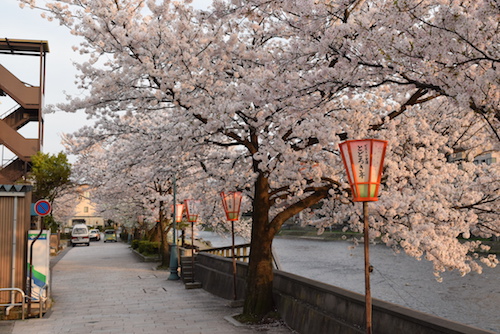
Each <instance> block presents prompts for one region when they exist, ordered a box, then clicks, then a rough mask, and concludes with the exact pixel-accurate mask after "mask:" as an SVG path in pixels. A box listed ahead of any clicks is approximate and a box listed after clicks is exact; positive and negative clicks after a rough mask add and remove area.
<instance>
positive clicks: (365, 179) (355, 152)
mask: <svg viewBox="0 0 500 334" xmlns="http://www.w3.org/2000/svg"><path fill="white" fill-rule="evenodd" d="M339 146H340V152H341V155H342V161H343V162H344V167H345V169H346V171H347V178H348V181H349V185H350V186H351V190H352V194H353V201H354V202H363V237H364V255H365V324H366V333H367V334H371V333H372V299H371V290H370V272H371V271H372V267H371V266H370V252H369V244H368V243H369V233H368V232H369V226H368V202H373V201H378V192H379V188H380V179H381V177H382V166H383V164H384V157H385V151H386V147H387V141H385V140H378V139H360V140H347V141H344V142H343V143H341V144H340V145H339Z"/></svg>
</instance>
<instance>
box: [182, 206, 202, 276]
mask: <svg viewBox="0 0 500 334" xmlns="http://www.w3.org/2000/svg"><path fill="white" fill-rule="evenodd" d="M200 203H201V202H200V201H199V200H194V199H185V200H184V206H185V207H186V216H187V220H188V222H190V223H191V268H192V271H193V272H192V277H191V282H192V283H194V249H195V248H194V223H196V221H197V220H198V217H199V215H200V214H199V212H200Z"/></svg>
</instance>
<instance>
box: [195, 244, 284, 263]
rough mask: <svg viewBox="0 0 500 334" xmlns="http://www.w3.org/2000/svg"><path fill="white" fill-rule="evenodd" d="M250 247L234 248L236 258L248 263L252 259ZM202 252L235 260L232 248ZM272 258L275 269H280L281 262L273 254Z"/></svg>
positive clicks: (240, 246)
mask: <svg viewBox="0 0 500 334" xmlns="http://www.w3.org/2000/svg"><path fill="white" fill-rule="evenodd" d="M250 245H251V244H242V245H235V246H234V257H235V258H236V260H238V261H242V262H246V263H248V260H249V258H250ZM200 252H205V253H210V254H213V255H217V256H222V257H225V258H233V252H232V246H226V247H217V248H208V249H202V250H200ZM272 257H273V265H274V267H275V268H276V269H280V265H279V262H278V260H277V259H276V257H275V256H274V254H272Z"/></svg>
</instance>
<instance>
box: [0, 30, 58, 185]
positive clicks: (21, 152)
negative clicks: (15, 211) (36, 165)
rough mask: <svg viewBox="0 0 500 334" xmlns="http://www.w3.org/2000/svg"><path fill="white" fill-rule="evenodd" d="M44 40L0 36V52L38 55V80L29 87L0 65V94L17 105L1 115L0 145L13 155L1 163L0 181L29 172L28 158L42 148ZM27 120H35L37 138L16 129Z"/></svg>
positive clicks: (27, 121) (7, 182)
mask: <svg viewBox="0 0 500 334" xmlns="http://www.w3.org/2000/svg"><path fill="white" fill-rule="evenodd" d="M48 52H49V45H48V42H47V41H39V40H20V39H8V38H3V39H0V54H5V55H12V56H32V57H33V56H34V57H39V58H40V66H39V73H38V74H39V83H38V86H32V85H29V84H26V83H24V82H22V81H21V80H19V79H18V78H17V77H16V76H15V75H14V74H12V73H11V72H10V71H9V70H8V69H6V68H5V67H4V66H3V65H1V64H0V96H9V97H10V98H12V100H14V101H15V102H16V103H17V104H18V106H17V108H12V109H11V110H9V111H7V112H6V113H4V114H3V115H0V145H3V146H5V147H6V148H8V149H9V150H10V151H11V152H12V153H13V154H14V155H15V156H16V158H15V159H13V160H11V161H9V162H8V163H7V164H5V166H4V161H3V157H2V161H1V164H0V184H13V183H15V182H16V181H17V180H18V179H20V178H22V177H23V176H24V175H26V173H27V172H28V171H29V168H30V162H31V157H32V156H33V155H35V154H36V153H37V152H38V151H41V150H42V144H43V123H44V122H43V114H42V106H43V98H44V93H45V66H46V54H47V53H48ZM30 122H37V123H38V134H37V137H36V138H25V137H24V136H23V135H21V134H20V133H19V132H18V131H19V129H21V128H22V127H24V126H25V125H26V124H28V123H30Z"/></svg>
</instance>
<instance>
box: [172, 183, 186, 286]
mask: <svg viewBox="0 0 500 334" xmlns="http://www.w3.org/2000/svg"><path fill="white" fill-rule="evenodd" d="M175 192H176V189H175V180H174V204H172V211H173V213H172V214H173V217H172V220H173V223H174V228H173V243H172V249H171V251H170V276H169V277H168V279H169V280H178V279H179V278H180V277H179V273H178V272H177V268H178V267H179V260H178V258H177V235H176V229H177V223H180V222H181V221H182V211H183V210H184V204H178V203H175V202H176V198H175Z"/></svg>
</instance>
